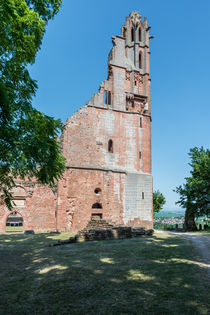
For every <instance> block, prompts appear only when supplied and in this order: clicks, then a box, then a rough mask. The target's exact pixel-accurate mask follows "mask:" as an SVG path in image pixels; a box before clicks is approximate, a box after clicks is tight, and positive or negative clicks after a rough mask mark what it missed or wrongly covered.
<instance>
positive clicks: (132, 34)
mask: <svg viewBox="0 0 210 315" xmlns="http://www.w3.org/2000/svg"><path fill="white" fill-rule="evenodd" d="M134 36H135V33H134V28H133V27H132V29H131V41H132V42H134Z"/></svg>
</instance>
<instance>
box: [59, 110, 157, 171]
mask: <svg viewBox="0 0 210 315" xmlns="http://www.w3.org/2000/svg"><path fill="white" fill-rule="evenodd" d="M150 138H151V136H150V118H149V117H147V116H142V127H141V128H140V115H139V114H138V113H130V112H120V111H113V110H109V109H105V108H104V109H102V108H97V107H92V106H85V107H83V108H81V109H80V110H79V111H78V112H76V114H74V115H73V116H72V117H70V118H69V119H68V120H67V123H66V127H65V132H64V135H63V143H62V145H63V154H64V156H65V157H66V159H67V166H71V167H72V166H77V167H78V166H81V167H98V168H101V167H102V168H105V169H115V170H126V171H131V172H132V171H142V172H144V173H150V172H151V167H150V166H151V150H150ZM109 139H112V141H113V153H109V152H108V141H109ZM139 152H141V158H140V157H139ZM140 165H141V169H140Z"/></svg>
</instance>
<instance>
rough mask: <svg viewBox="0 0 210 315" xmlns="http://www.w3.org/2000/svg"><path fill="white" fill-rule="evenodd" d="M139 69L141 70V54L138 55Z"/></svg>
mask: <svg viewBox="0 0 210 315" xmlns="http://www.w3.org/2000/svg"><path fill="white" fill-rule="evenodd" d="M139 68H140V69H142V58H141V53H139Z"/></svg>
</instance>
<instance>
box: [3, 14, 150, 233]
mask: <svg viewBox="0 0 210 315" xmlns="http://www.w3.org/2000/svg"><path fill="white" fill-rule="evenodd" d="M149 29H150V27H149V26H148V24H147V20H146V19H144V21H142V20H141V16H140V14H139V13H138V12H132V13H131V14H130V16H129V17H127V18H126V21H125V25H124V26H123V27H122V29H121V34H120V35H117V36H115V37H113V38H112V42H113V47H112V49H111V51H110V53H109V56H108V76H107V80H105V81H104V82H103V83H102V84H101V86H100V87H99V91H98V93H96V94H94V95H93V97H92V99H91V100H90V101H89V102H87V104H86V105H85V106H84V107H82V108H81V109H79V110H78V111H77V112H76V113H75V114H74V115H73V116H71V117H69V118H68V119H67V121H66V123H65V130H64V132H63V134H62V137H61V144H62V148H63V155H64V156H65V157H66V171H65V173H64V174H63V177H62V179H61V180H59V182H58V187H57V191H55V190H52V189H50V187H47V186H43V185H40V184H38V183H36V182H35V181H29V180H25V181H16V182H17V187H16V189H15V191H14V194H13V196H14V199H15V203H16V206H15V208H14V209H13V210H12V211H9V210H8V209H7V208H6V206H5V205H0V232H4V231H5V227H6V224H7V223H8V224H9V221H8V218H9V219H10V221H11V220H12V222H14V220H16V221H17V220H19V221H20V219H21V220H22V221H21V222H23V229H24V230H27V229H32V230H34V231H53V230H58V231H65V230H71V231H77V230H81V229H82V228H84V227H85V226H86V224H87V222H88V221H89V220H90V218H91V217H93V216H98V217H100V218H103V219H105V220H111V221H112V222H114V223H116V224H125V225H130V226H144V227H146V228H151V227H152V225H153V206H152V176H151V131H150V130H151V127H150V124H151V113H150V70H149V54H150V52H149V38H150V36H149Z"/></svg>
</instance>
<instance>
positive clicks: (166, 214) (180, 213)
mask: <svg viewBox="0 0 210 315" xmlns="http://www.w3.org/2000/svg"><path fill="white" fill-rule="evenodd" d="M184 214H185V210H184V209H176V210H161V211H160V212H159V213H155V217H156V218H182V217H184Z"/></svg>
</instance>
